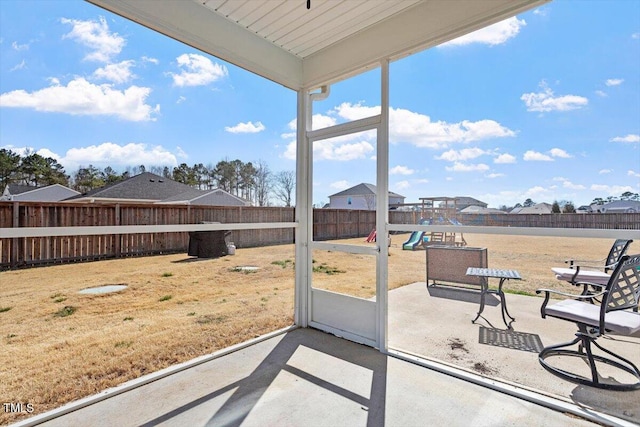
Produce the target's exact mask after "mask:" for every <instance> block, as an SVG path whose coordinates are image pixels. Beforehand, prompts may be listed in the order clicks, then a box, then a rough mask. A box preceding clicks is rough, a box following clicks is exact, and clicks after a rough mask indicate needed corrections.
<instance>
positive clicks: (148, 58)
mask: <svg viewBox="0 0 640 427" xmlns="http://www.w3.org/2000/svg"><path fill="white" fill-rule="evenodd" d="M141 59H142V62H150V63H152V64H155V65H158V64H159V63H160V61H159V60H158V59H156V58H150V57H148V56H143V57H142V58H141Z"/></svg>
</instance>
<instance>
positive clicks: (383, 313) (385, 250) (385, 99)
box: [376, 59, 389, 353]
mask: <svg viewBox="0 0 640 427" xmlns="http://www.w3.org/2000/svg"><path fill="white" fill-rule="evenodd" d="M380 86H381V87H380V114H381V120H380V126H379V127H378V139H377V144H376V146H377V153H376V156H377V157H376V159H377V168H376V181H377V194H376V199H377V203H376V230H377V239H376V241H377V243H378V249H379V251H378V260H377V266H376V301H377V304H376V312H377V316H376V320H377V326H376V332H377V337H376V340H377V344H378V348H379V349H380V351H382V352H385V353H386V352H387V350H388V343H387V341H388V340H387V329H388V321H387V319H388V302H387V301H388V288H389V286H388V283H389V259H388V258H389V60H388V59H385V60H383V61H381V64H380Z"/></svg>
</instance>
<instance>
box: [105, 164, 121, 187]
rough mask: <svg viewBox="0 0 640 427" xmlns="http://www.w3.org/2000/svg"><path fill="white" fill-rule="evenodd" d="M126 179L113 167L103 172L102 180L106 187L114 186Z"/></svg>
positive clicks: (108, 167)
mask: <svg viewBox="0 0 640 427" xmlns="http://www.w3.org/2000/svg"><path fill="white" fill-rule="evenodd" d="M123 179H124V177H123V176H122V175H119V174H118V173H117V172H116V171H115V170H114V169H113V168H112V167H111V166H107V167H106V168H104V170H103V171H102V180H103V181H104V183H105V184H106V185H109V184H114V183H116V182H119V181H122V180H123Z"/></svg>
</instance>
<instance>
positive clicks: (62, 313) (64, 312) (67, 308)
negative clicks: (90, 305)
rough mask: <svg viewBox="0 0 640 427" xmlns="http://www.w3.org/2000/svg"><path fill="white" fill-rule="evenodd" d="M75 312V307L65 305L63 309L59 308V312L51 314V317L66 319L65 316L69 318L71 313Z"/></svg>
mask: <svg viewBox="0 0 640 427" xmlns="http://www.w3.org/2000/svg"><path fill="white" fill-rule="evenodd" d="M76 310H78V309H77V308H76V307H74V306H72V305H67V306H65V307H64V308H61V309H60V310H58V311H56V312H55V313H54V314H53V317H67V316H71V315H72V314H73V313H75V312H76Z"/></svg>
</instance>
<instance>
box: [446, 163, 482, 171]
mask: <svg viewBox="0 0 640 427" xmlns="http://www.w3.org/2000/svg"><path fill="white" fill-rule="evenodd" d="M445 169H446V170H447V171H449V172H484V171H488V170H489V166H487V165H485V164H484V163H478V164H476V165H470V164H466V163H462V162H454V163H453V166H447V167H445Z"/></svg>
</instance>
